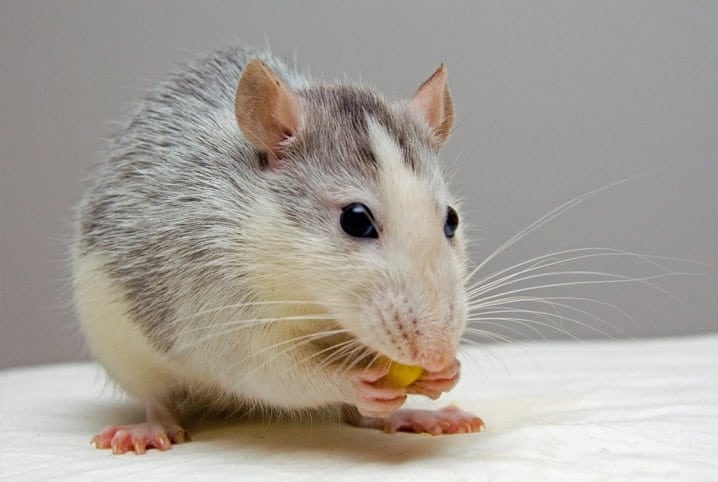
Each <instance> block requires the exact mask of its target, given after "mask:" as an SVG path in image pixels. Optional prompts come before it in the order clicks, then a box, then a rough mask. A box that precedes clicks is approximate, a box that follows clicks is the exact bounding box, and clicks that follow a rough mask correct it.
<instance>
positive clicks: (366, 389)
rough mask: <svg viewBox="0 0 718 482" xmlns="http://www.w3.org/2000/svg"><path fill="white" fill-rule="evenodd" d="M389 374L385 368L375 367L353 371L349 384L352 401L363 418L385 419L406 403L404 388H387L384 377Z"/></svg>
mask: <svg viewBox="0 0 718 482" xmlns="http://www.w3.org/2000/svg"><path fill="white" fill-rule="evenodd" d="M388 372H389V368H388V367H385V366H376V367H370V368H364V369H361V370H356V371H354V372H353V373H352V374H351V375H350V376H351V384H352V389H353V394H354V400H352V401H351V402H350V403H351V404H352V405H354V406H356V408H357V410H359V413H360V414H361V415H363V416H365V417H386V416H388V415H389V414H391V413H393V412H395V411H396V409H398V408H399V407H401V406H402V405H403V404H404V402H405V401H406V388H397V387H392V386H389V385H388V384H387V383H386V382H385V381H384V380H382V379H383V378H384V376H386V374H387V373H388Z"/></svg>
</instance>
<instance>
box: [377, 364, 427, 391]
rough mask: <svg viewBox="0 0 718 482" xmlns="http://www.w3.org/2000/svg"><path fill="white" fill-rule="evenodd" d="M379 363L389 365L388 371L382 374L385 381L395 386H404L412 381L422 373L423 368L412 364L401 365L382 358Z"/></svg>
mask: <svg viewBox="0 0 718 482" xmlns="http://www.w3.org/2000/svg"><path fill="white" fill-rule="evenodd" d="M380 363H382V364H384V365H389V373H387V374H386V375H385V376H384V380H385V381H386V383H388V384H389V385H391V386H392V387H396V388H406V387H408V386H409V385H411V384H412V383H414V382H415V381H416V380H418V378H419V377H420V376H421V374H422V373H424V369H423V368H421V367H417V366H412V365H403V364H401V363H397V362H395V361H392V360H389V359H388V358H383V359H382V360H381V361H380Z"/></svg>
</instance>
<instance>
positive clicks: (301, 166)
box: [72, 48, 482, 453]
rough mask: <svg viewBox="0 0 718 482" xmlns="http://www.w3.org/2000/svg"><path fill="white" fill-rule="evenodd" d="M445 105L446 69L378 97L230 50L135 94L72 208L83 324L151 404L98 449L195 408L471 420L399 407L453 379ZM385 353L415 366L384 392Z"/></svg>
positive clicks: (102, 358)
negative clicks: (405, 93) (408, 92)
mask: <svg viewBox="0 0 718 482" xmlns="http://www.w3.org/2000/svg"><path fill="white" fill-rule="evenodd" d="M453 118H454V114H453V106H452V100H451V96H450V94H449V89H448V86H447V81H446V69H445V68H444V66H443V65H442V66H440V67H439V68H438V70H436V72H434V74H433V75H431V76H430V77H429V78H428V79H427V80H426V81H425V82H424V83H423V84H421V86H420V87H419V89H418V90H417V91H416V93H415V94H414V96H413V97H412V98H411V99H408V100H404V101H397V102H388V101H386V100H384V98H382V97H381V96H380V95H378V94H376V93H374V92H373V91H371V90H370V89H367V88H365V87H361V86H357V85H342V84H327V83H315V82H312V81H310V80H309V79H308V78H306V77H304V76H302V75H300V74H299V73H297V72H295V71H294V70H292V69H290V68H288V67H287V66H285V64H284V63H282V62H281V61H280V60H278V59H277V58H275V57H273V56H272V55H271V54H269V53H267V52H259V51H254V50H251V49H245V48H227V49H224V50H221V51H218V52H216V53H214V54H213V55H211V56H209V57H207V58H205V59H204V60H201V61H199V62H197V63H195V64H194V65H193V66H191V67H190V68H187V69H186V70H184V71H182V72H179V73H176V74H174V75H171V76H169V77H168V78H167V79H166V80H164V81H163V82H162V83H160V84H159V86H158V87H157V88H155V89H154V90H152V91H151V92H150V93H149V94H148V96H147V97H146V98H145V100H144V101H143V102H142V104H141V105H140V106H139V108H138V110H137V111H136V112H135V114H134V115H133V117H132V118H131V120H130V122H129V123H128V124H127V125H126V127H125V128H124V129H123V130H122V131H121V132H119V134H118V135H117V136H116V137H115V138H114V139H113V141H112V142H111V144H110V146H109V148H108V150H107V155H106V160H105V161H104V163H103V164H102V166H101V168H100V169H99V172H98V175H97V177H96V178H95V180H94V182H93V184H92V185H91V186H90V188H89V190H88V191H87V193H86V194H85V196H84V198H83V199H82V201H81V202H80V204H79V206H78V209H77V216H76V235H75V241H74V245H73V260H72V261H73V276H74V292H75V302H76V307H77V312H78V317H79V319H80V323H81V328H82V331H83V333H84V335H85V337H86V339H87V342H88V345H89V347H90V349H91V351H92V353H93V354H94V356H95V357H96V359H97V360H98V361H99V362H100V363H101V364H102V365H103V366H104V367H105V369H106V370H107V372H108V373H109V375H110V376H111V377H112V378H114V380H116V381H117V382H118V383H119V385H120V386H121V387H123V388H124V389H125V390H126V391H128V392H129V393H131V394H133V395H135V396H136V397H138V398H139V399H140V400H142V402H143V403H144V404H145V407H146V416H147V420H146V422H144V423H141V424H137V425H127V426H109V427H107V428H106V429H105V430H104V431H102V432H101V433H99V434H98V435H96V436H95V437H94V439H93V440H94V442H95V445H96V446H97V447H99V448H112V450H113V452H115V453H123V452H126V451H133V450H134V451H135V452H137V453H142V452H144V451H145V450H146V449H147V448H149V447H155V448H159V449H162V450H165V449H168V448H170V446H171V443H172V442H181V441H183V440H186V439H187V432H186V431H185V430H184V429H183V428H182V425H181V423H180V421H181V420H182V416H183V414H186V413H196V412H198V411H199V412H205V411H227V410H229V411H232V412H240V413H241V412H243V411H245V410H246V411H251V410H254V409H271V410H280V411H285V412H290V413H291V412H293V411H300V410H322V409H331V408H333V407H341V408H342V412H343V414H344V416H345V418H346V420H347V421H348V422H350V423H352V424H355V425H359V426H369V427H377V428H383V429H385V430H387V431H397V430H402V431H414V432H430V433H459V432H471V431H477V430H479V429H480V427H481V425H482V424H481V420H480V419H479V418H477V417H475V416H473V415H471V414H469V413H466V412H462V411H460V410H458V409H456V408H454V407H449V408H447V409H444V410H440V411H433V412H432V411H416V410H398V411H397V409H398V408H399V407H400V406H401V405H402V404H403V403H404V401H405V399H406V395H407V393H416V394H423V395H426V396H429V397H431V398H436V397H438V396H439V395H440V394H441V393H442V392H445V391H448V390H450V389H451V388H452V387H453V386H454V385H455V384H456V382H457V381H458V377H459V363H458V361H457V360H456V350H457V346H458V343H459V339H460V337H461V335H462V332H463V330H464V328H465V325H466V311H467V307H466V294H465V277H466V269H465V264H466V261H465V254H464V240H463V234H462V226H461V224H460V223H459V215H458V214H457V213H458V208H457V205H456V200H455V199H454V197H453V196H452V195H451V193H450V192H449V189H448V187H447V183H446V181H445V179H444V176H443V174H442V164H441V162H440V160H439V159H438V153H439V149H440V147H441V146H442V145H443V144H444V142H445V141H446V139H447V137H448V135H449V132H450V129H451V126H452V121H453ZM382 357H386V358H388V359H390V360H394V361H395V362H397V363H400V364H404V365H410V366H417V367H421V368H422V369H423V370H424V371H423V374H422V375H421V376H420V378H419V379H418V380H417V381H415V382H413V383H411V384H410V385H409V386H408V387H395V386H391V385H390V384H388V383H385V381H384V380H383V377H384V376H385V375H386V374H387V372H388V370H389V368H388V367H387V364H381V363H377V360H379V359H380V358H382Z"/></svg>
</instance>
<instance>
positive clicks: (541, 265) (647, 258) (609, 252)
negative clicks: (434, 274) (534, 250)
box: [469, 248, 671, 292]
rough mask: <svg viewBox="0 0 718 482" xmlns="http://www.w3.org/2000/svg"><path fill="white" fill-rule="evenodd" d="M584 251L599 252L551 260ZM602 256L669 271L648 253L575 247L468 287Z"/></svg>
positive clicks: (485, 287)
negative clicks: (632, 260) (623, 259)
mask: <svg viewBox="0 0 718 482" xmlns="http://www.w3.org/2000/svg"><path fill="white" fill-rule="evenodd" d="M586 251H599V252H598V253H596V252H593V253H591V254H585V255H581V256H573V257H570V258H565V259H558V260H553V258H556V257H558V256H562V255H566V254H574V253H578V252H586ZM603 256H617V257H621V256H627V257H635V258H637V259H639V260H641V261H644V262H646V263H649V264H651V265H653V266H655V267H656V268H659V269H660V270H661V271H663V272H671V270H670V269H668V268H666V267H665V266H663V265H661V264H659V263H657V262H656V261H655V260H652V259H650V258H651V257H650V256H649V255H644V254H641V253H632V252H629V251H623V250H619V249H614V248H577V249H569V250H565V251H556V252H553V253H548V254H544V255H541V256H537V257H535V258H531V259H529V260H526V261H524V262H521V263H518V264H515V265H513V266H510V267H508V268H506V269H503V270H501V271H498V272H496V273H493V274H491V275H489V276H487V277H486V278H484V279H482V280H480V281H479V282H477V283H475V284H474V285H472V286H471V287H469V291H471V292H474V291H478V290H481V291H485V290H488V289H490V288H491V287H492V286H495V285H496V284H500V283H501V281H504V280H509V279H512V278H514V277H516V276H520V275H522V274H526V273H529V272H531V271H537V270H539V269H544V268H548V267H550V266H555V265H558V264H563V263H569V262H572V261H579V260H582V259H588V258H596V257H603ZM547 260H549V262H548V263H546V262H545V261H547ZM532 263H535V264H534V265H532V266H531V267H529V268H526V269H523V270H521V271H517V272H514V273H511V274H507V275H506V276H503V277H501V278H499V279H495V278H497V277H498V276H500V275H503V274H506V273H510V272H511V270H514V269H518V268H520V267H522V266H524V265H527V264H532ZM492 279H493V281H491V282H490V283H489V280H492Z"/></svg>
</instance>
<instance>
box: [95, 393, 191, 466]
mask: <svg viewBox="0 0 718 482" xmlns="http://www.w3.org/2000/svg"><path fill="white" fill-rule="evenodd" d="M145 413H146V417H147V420H146V421H145V422H143V423H137V424H132V425H110V426H108V427H106V428H105V429H104V430H103V431H102V432H100V433H98V434H97V435H95V436H94V437H92V441H91V443H93V444H95V447H97V448H98V449H112V453H113V454H115V455H117V454H124V453H125V452H128V451H134V452H135V453H136V454H143V453H145V451H146V450H147V449H148V448H152V447H154V448H156V449H159V450H169V449H170V448H172V444H173V443H182V442H189V440H190V438H189V434H188V433H187V431H186V430H185V429H184V428H182V427H181V426H180V425H179V422H177V419H176V417H175V416H174V414H172V412H171V411H170V410H169V409H168V408H167V407H166V406H165V405H164V404H162V403H159V402H156V401H151V402H146V403H145Z"/></svg>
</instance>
